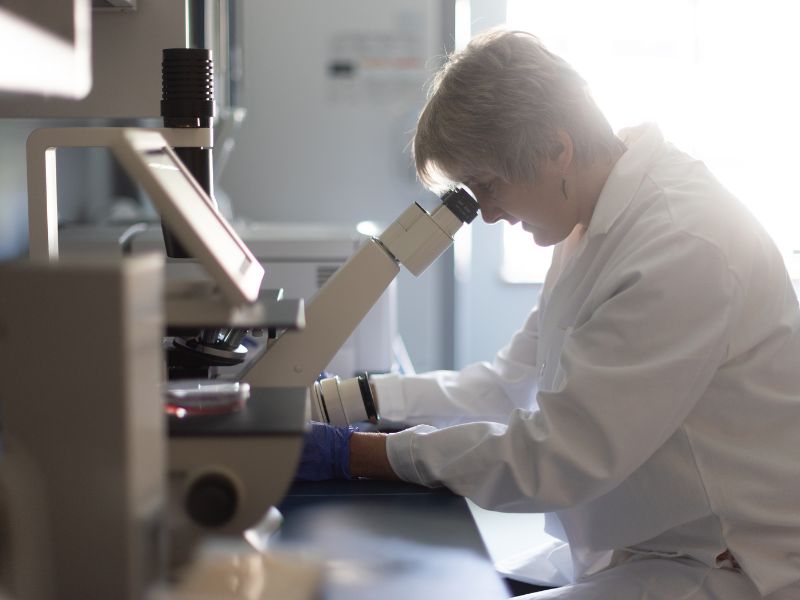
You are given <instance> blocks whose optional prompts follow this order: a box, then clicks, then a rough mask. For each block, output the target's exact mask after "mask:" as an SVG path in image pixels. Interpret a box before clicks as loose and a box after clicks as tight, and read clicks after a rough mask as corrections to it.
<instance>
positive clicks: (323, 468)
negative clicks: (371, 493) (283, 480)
mask: <svg viewBox="0 0 800 600" xmlns="http://www.w3.org/2000/svg"><path fill="white" fill-rule="evenodd" d="M355 430H356V428H355V427H352V426H351V427H334V426H333V425H328V424H327V423H318V422H316V421H312V422H311V423H310V424H309V429H308V431H306V434H305V443H304V445H303V454H302V456H301V457H300V465H299V466H298V467H297V473H295V476H294V478H295V481H323V480H325V479H350V436H351V435H353V432H354V431H355Z"/></svg>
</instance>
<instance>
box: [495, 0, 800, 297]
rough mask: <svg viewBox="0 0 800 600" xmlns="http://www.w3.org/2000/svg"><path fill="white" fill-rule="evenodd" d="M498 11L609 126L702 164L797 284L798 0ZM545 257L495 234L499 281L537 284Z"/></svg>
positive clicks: (571, 3)
mask: <svg viewBox="0 0 800 600" xmlns="http://www.w3.org/2000/svg"><path fill="white" fill-rule="evenodd" d="M507 8H508V12H507V14H508V25H509V26H510V27H514V28H517V29H524V30H527V31H530V32H532V33H534V34H535V35H537V36H538V37H539V38H540V39H541V40H542V41H543V42H544V43H545V44H546V45H547V46H548V47H549V48H550V49H551V50H552V51H553V52H555V53H556V54H559V55H560V56H562V57H563V58H565V59H566V60H567V61H569V62H570V63H571V64H572V65H573V66H574V67H575V68H576V69H577V70H578V72H579V73H581V75H582V76H583V77H584V78H585V79H586V80H587V81H588V82H589V85H590V86H591V88H592V92H593V95H594V98H595V100H596V101H597V103H598V104H599V106H600V107H601V109H602V110H603V111H604V113H605V114H606V116H607V117H608V119H609V121H610V122H611V124H612V126H613V127H614V128H615V129H620V128H623V127H627V126H631V125H637V124H639V123H641V122H644V121H653V122H656V123H658V124H659V126H660V127H661V130H662V131H663V133H664V136H665V137H666V138H667V139H668V140H669V141H671V142H673V143H675V144H676V145H677V146H678V147H679V148H681V149H682V150H684V151H686V152H688V153H690V154H692V155H693V156H695V157H697V158H699V159H701V160H703V161H704V162H705V163H706V164H707V165H708V166H709V168H710V169H711V171H712V172H713V173H714V174H715V175H716V177H717V178H718V179H719V180H720V181H721V182H722V183H723V184H724V185H725V186H726V187H727V188H728V189H729V190H731V191H732V192H733V193H734V194H735V195H736V196H737V197H738V198H739V199H740V200H741V201H742V202H744V203H745V204H746V205H747V206H748V207H749V209H750V210H751V212H752V213H753V214H754V215H755V216H756V218H757V219H758V220H759V221H760V222H761V223H762V225H763V226H764V227H765V228H766V229H767V230H768V231H769V232H770V234H771V235H772V237H773V239H774V240H775V242H776V243H777V245H778V247H779V248H780V250H781V252H782V253H783V255H784V259H785V260H786V264H787V266H788V268H789V272H790V274H791V275H792V278H793V279H800V191H798V186H797V184H796V181H795V176H794V173H795V172H796V170H797V162H798V160H800V154H798V152H797V143H798V142H797V140H798V139H800V116H798V115H799V114H800V113H798V107H799V106H800V77H799V76H798V75H797V72H798V64H797V57H798V56H800V36H798V35H797V34H796V24H797V23H798V17H800V3H797V2H788V1H786V0H762V1H760V2H731V1H730V0H648V1H647V2H642V1H641V0H604V2H597V1H596V0H541V1H537V2H531V1H530V0H508V3H507ZM525 248H530V252H526V251H525V250H524V249H525ZM545 252H546V251H544V250H541V249H539V248H538V247H537V246H535V244H534V243H533V241H532V240H531V239H530V236H529V235H528V234H526V233H525V232H523V231H522V230H521V229H520V230H517V229H516V228H509V227H507V229H506V235H504V253H503V254H504V264H503V267H502V270H501V274H502V276H503V277H504V278H507V279H508V281H516V282H527V283H531V282H540V281H542V272H541V269H540V267H539V258H538V257H539V256H542V259H541V260H545V258H544V255H545ZM534 255H537V258H535V259H532V258H531V257H532V256H534Z"/></svg>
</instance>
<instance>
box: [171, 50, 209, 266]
mask: <svg viewBox="0 0 800 600" xmlns="http://www.w3.org/2000/svg"><path fill="white" fill-rule="evenodd" d="M161 116H162V117H163V119H164V127H170V128H201V127H202V128H210V127H211V126H212V120H213V117H214V63H213V60H212V58H211V50H209V49H207V48H165V49H164V50H163V52H162V62H161ZM175 153H176V154H177V155H178V157H179V158H180V159H181V162H183V164H184V165H186V168H187V169H189V172H190V173H191V174H192V176H193V177H194V178H195V179H196V180H197V183H199V184H200V187H202V188H203V190H205V192H206V194H208V197H209V198H210V199H211V201H212V202H213V203H214V206H216V200H215V199H214V171H213V163H212V155H211V148H197V147H186V148H175ZM162 230H163V233H164V245H165V247H166V250H167V256H170V257H173V258H188V257H189V253H188V252H187V251H186V249H185V248H184V247H183V245H182V244H181V243H180V242H179V241H178V240H177V239H176V238H175V236H174V235H173V234H172V232H171V231H169V230H168V229H167V228H166V226H164V225H163V224H162Z"/></svg>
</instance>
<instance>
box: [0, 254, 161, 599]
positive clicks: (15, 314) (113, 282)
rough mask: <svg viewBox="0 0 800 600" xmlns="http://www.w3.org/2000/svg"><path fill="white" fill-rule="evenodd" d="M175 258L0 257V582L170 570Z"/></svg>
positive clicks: (97, 593)
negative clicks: (170, 313)
mask: <svg viewBox="0 0 800 600" xmlns="http://www.w3.org/2000/svg"><path fill="white" fill-rule="evenodd" d="M162 286H163V259H161V258H160V257H158V256H155V255H149V256H140V257H133V258H129V259H126V260H120V259H116V258H115V259H103V258H97V257H95V258H94V259H92V260H87V259H83V260H80V261H78V260H65V261H62V262H58V263H43V262H39V261H35V262H29V263H22V262H21V263H15V264H7V265H3V266H2V267H0V289H2V290H3V293H1V294H0V364H2V365H3V373H4V375H3V381H2V385H0V405H1V406H2V422H3V447H4V451H3V460H2V461H0V488H2V495H1V497H0V498H1V500H2V502H0V507H1V508H0V522H2V528H0V529H1V530H2V532H3V540H2V544H1V545H0V554H1V555H2V556H1V557H0V583H1V584H2V585H3V586H4V587H5V591H8V592H9V593H11V594H12V596H11V597H13V598H24V599H26V600H27V599H31V600H45V599H47V600H49V599H54V598H119V599H120V600H135V599H139V598H142V597H144V596H145V593H146V592H147V591H148V589H149V588H150V587H151V586H152V585H155V584H157V583H158V582H159V581H161V580H162V578H163V565H164V564H165V560H164V559H165V550H166V547H165V545H164V544H165V541H166V522H167V512H166V511H167V482H166V477H165V474H166V466H167V463H166V431H165V425H164V417H163V405H162V400H161V395H160V393H159V385H160V383H161V381H160V379H161V374H162V368H163V362H162V352H161V336H162V332H163V310H162Z"/></svg>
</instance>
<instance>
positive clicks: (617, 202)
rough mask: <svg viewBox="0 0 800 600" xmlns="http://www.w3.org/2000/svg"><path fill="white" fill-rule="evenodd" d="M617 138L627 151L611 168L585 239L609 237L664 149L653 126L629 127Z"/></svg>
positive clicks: (661, 137) (661, 139)
mask: <svg viewBox="0 0 800 600" xmlns="http://www.w3.org/2000/svg"><path fill="white" fill-rule="evenodd" d="M617 135H618V137H619V138H620V139H621V140H622V141H623V142H625V145H626V146H627V147H628V149H627V150H626V151H625V153H624V154H623V155H622V156H621V157H620V158H619V160H618V161H617V164H615V165H614V168H613V169H612V170H611V173H610V174H609V176H608V179H607V180H606V183H605V185H604V186H603V189H602V191H601V192H600V197H599V198H598V199H597V204H596V205H595V207H594V213H593V214H592V220H591V221H590V222H589V228H588V229H587V232H586V233H587V237H592V236H595V235H599V234H604V233H608V231H609V230H610V229H611V227H612V226H613V225H614V223H615V222H616V220H617V219H618V218H619V216H620V215H621V214H622V213H623V212H624V211H625V209H626V208H627V207H628V205H629V204H630V202H631V200H632V199H633V197H634V195H635V194H636V191H637V190H638V189H639V186H640V185H641V183H642V179H643V178H644V175H645V173H646V172H647V168H648V166H649V165H650V164H651V163H652V161H653V158H654V156H655V154H656V153H657V152H658V151H659V150H660V149H662V148H663V147H664V136H663V135H662V134H661V130H660V129H659V128H658V126H657V125H655V124H654V123H644V124H642V125H637V126H636V127H629V128H626V129H623V130H621V131H620V132H619V133H618V134H617Z"/></svg>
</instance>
